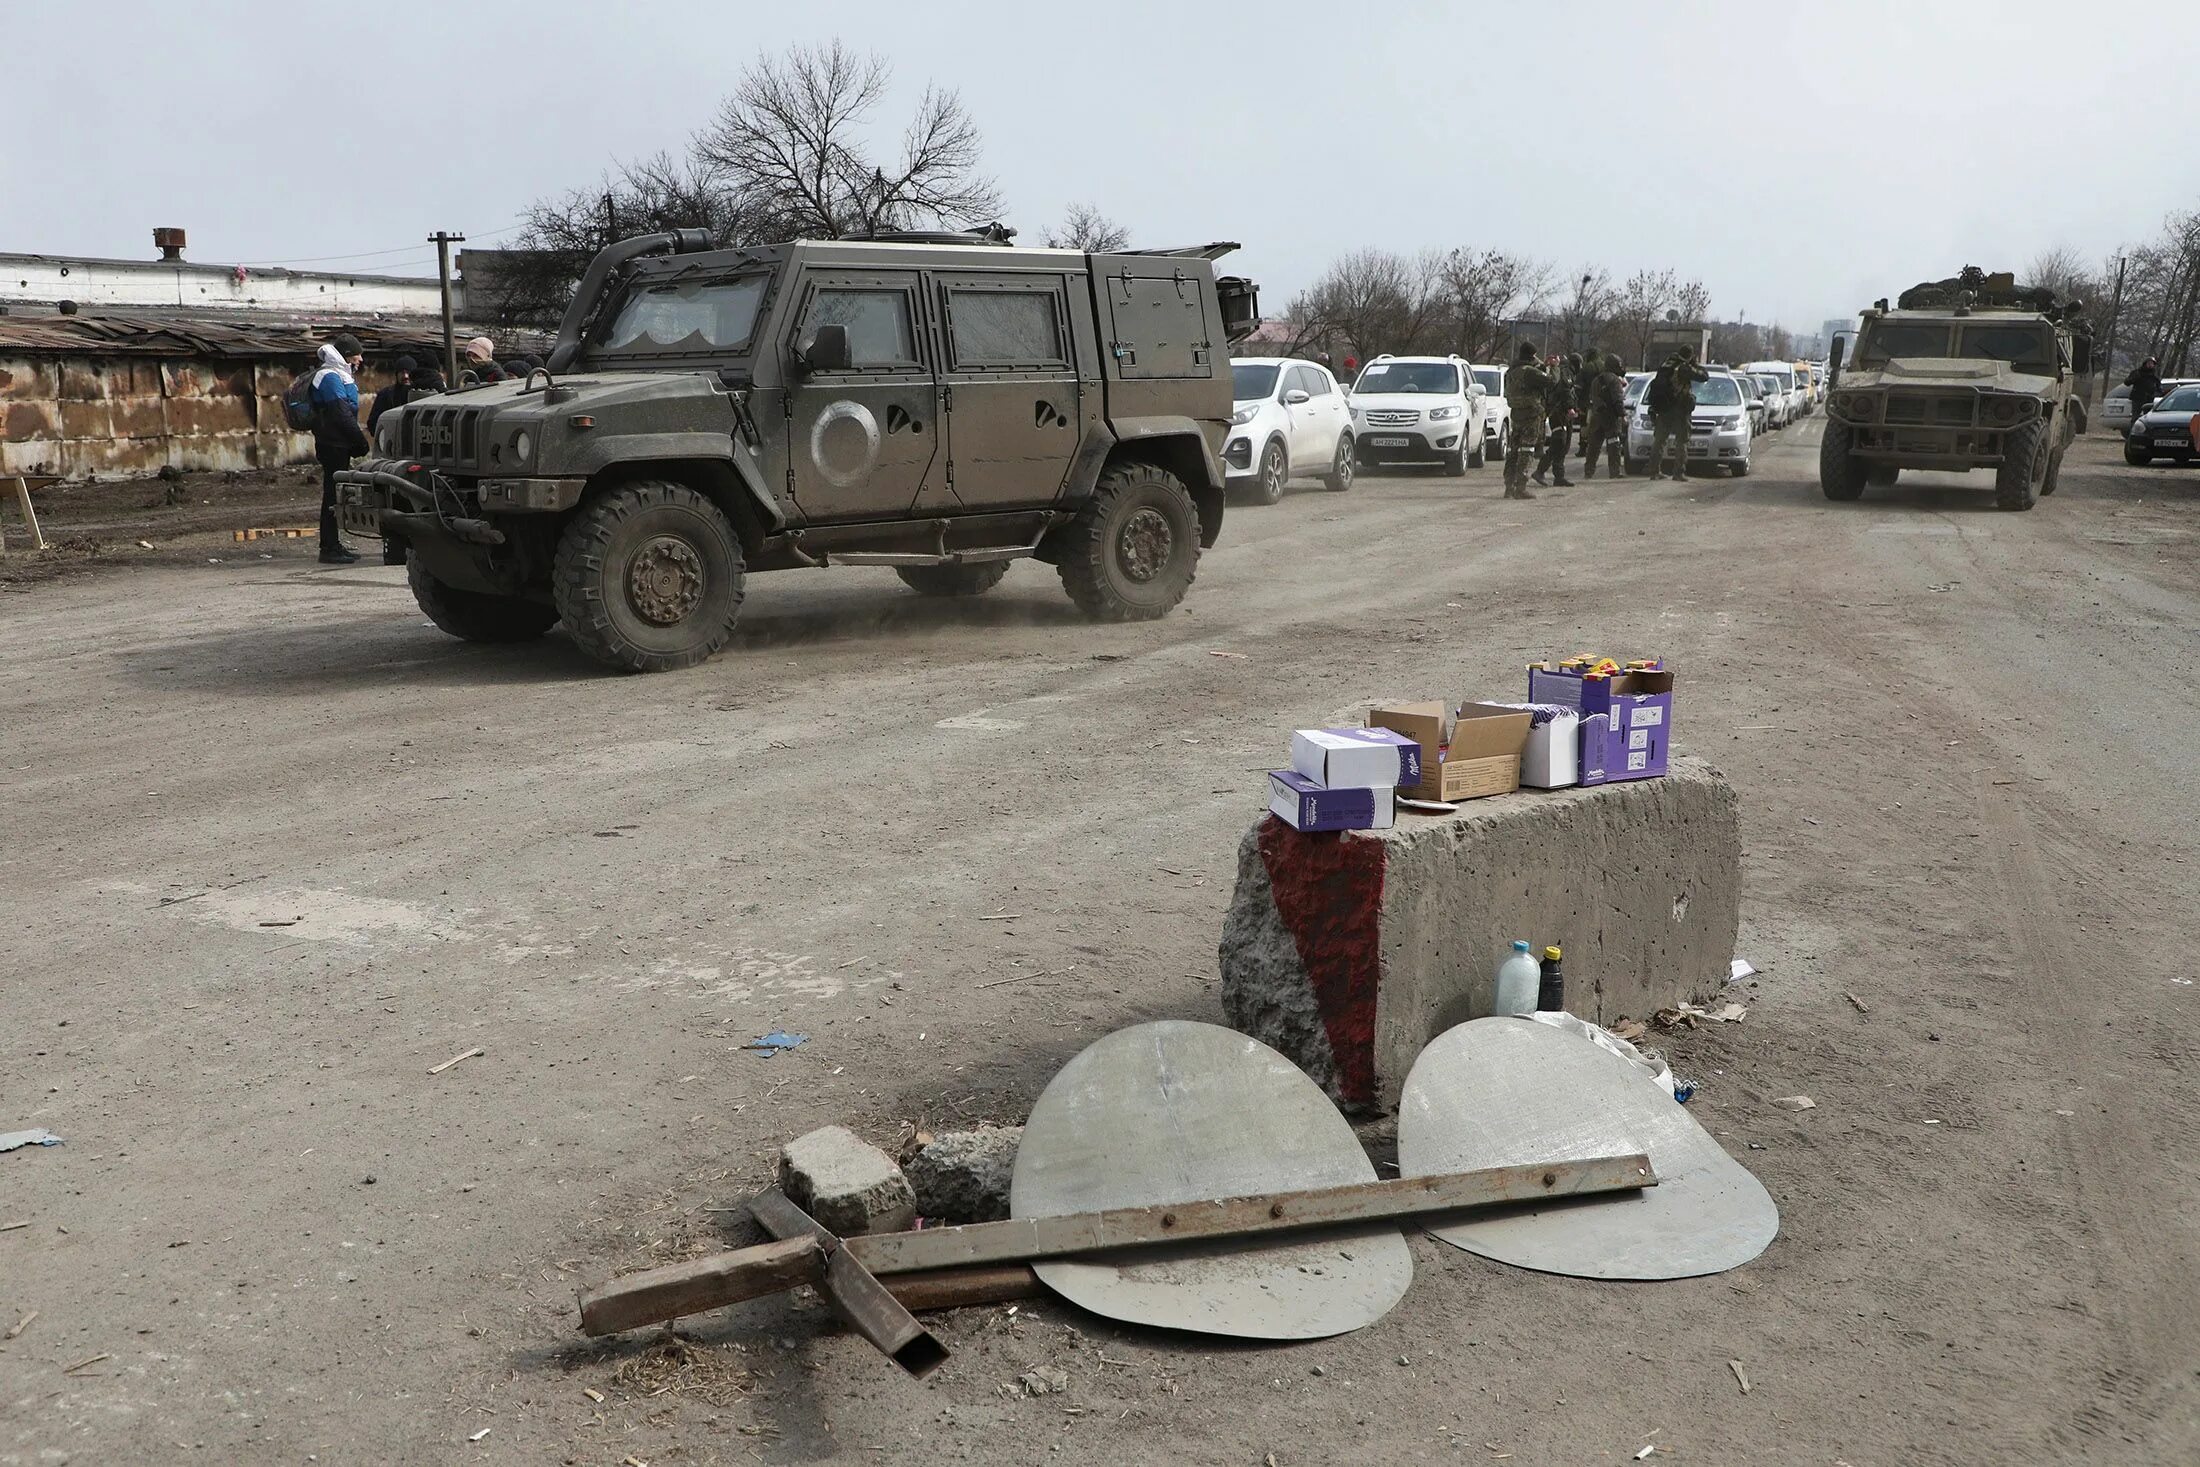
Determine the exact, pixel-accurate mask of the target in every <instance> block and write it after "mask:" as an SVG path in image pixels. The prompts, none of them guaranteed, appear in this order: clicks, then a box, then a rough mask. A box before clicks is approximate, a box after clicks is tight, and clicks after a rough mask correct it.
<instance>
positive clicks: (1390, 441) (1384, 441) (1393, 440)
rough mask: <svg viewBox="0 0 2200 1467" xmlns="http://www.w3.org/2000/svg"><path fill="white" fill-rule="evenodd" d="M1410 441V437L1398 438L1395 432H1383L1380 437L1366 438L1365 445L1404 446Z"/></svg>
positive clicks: (1381, 446) (1372, 446) (1380, 446)
mask: <svg viewBox="0 0 2200 1467" xmlns="http://www.w3.org/2000/svg"><path fill="white" fill-rule="evenodd" d="M1410 441H1411V440H1410V439H1405V438H1400V437H1398V436H1397V435H1396V434H1385V435H1383V436H1381V437H1376V438H1370V439H1368V440H1367V446H1368V447H1370V448H1404V447H1405V446H1406V445H1407V443H1409V442H1410Z"/></svg>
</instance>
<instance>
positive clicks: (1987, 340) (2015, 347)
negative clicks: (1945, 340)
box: [1956, 323, 2055, 373]
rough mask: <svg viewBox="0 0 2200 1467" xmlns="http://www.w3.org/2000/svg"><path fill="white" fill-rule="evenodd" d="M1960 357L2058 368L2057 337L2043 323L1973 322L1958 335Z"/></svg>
mask: <svg viewBox="0 0 2200 1467" xmlns="http://www.w3.org/2000/svg"><path fill="white" fill-rule="evenodd" d="M1957 341H1958V346H1957V350H1956V355H1957V356H1962V357H1971V358H1974V359H1980V358H1983V359H1984V360H1986V361H1993V362H2007V363H2008V364H2009V365H2010V366H2012V367H2016V368H2019V369H2020V370H2023V371H2026V372H2041V373H2046V372H2052V371H2054V370H2055V336H2054V333H2053V332H2051V331H2049V330H2047V329H2046V328H2045V327H2043V326H2036V325H2033V324H2031V323H2026V324H2025V325H2022V326H2013V325H2012V326H1989V325H1981V324H1978V323H1973V324H1971V325H1968V326H1965V327H1964V328H1963V330H1962V331H1961V332H1959V333H1958V334H1957Z"/></svg>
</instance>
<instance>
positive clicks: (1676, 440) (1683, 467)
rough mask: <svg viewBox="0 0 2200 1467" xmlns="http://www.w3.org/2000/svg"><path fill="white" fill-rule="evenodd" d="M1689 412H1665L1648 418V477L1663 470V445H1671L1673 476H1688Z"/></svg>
mask: <svg viewBox="0 0 2200 1467" xmlns="http://www.w3.org/2000/svg"><path fill="white" fill-rule="evenodd" d="M1688 419H1689V414H1687V413H1680V414H1677V415H1676V414H1670V413H1669V414H1666V415H1664V416H1661V417H1655V418H1652V419H1651V420H1650V477H1651V478H1653V479H1655V478H1656V477H1657V476H1658V475H1660V474H1662V473H1664V472H1665V446H1666V444H1667V443H1668V442H1670V443H1671V444H1672V445H1673V477H1674V478H1676V479H1685V478H1687V477H1688Z"/></svg>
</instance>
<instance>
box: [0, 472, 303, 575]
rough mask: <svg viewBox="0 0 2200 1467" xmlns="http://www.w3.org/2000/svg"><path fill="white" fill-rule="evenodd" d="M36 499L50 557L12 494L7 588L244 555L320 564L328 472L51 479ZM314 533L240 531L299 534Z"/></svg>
mask: <svg viewBox="0 0 2200 1467" xmlns="http://www.w3.org/2000/svg"><path fill="white" fill-rule="evenodd" d="M32 499H33V503H34V505H35V507H36V508H37V511H38V523H39V527H40V528H41V529H42V530H43V531H44V532H45V535H46V542H47V545H48V546H49V547H50V548H49V549H48V551H47V552H46V553H45V554H42V555H40V554H32V553H29V552H30V544H31V540H30V534H29V530H28V527H27V526H25V525H24V524H23V522H22V520H21V518H20V517H19V515H18V514H17V512H16V507H15V501H14V499H13V498H12V497H10V498H9V499H8V500H7V501H6V502H5V503H4V504H0V536H4V537H5V540H6V544H7V551H8V553H7V554H5V555H0V589H4V588H6V587H9V586H22V585H35V584H39V583H42V582H46V581H54V580H62V579H68V578H72V577H75V576H79V575H85V574H92V573H97V572H100V571H107V570H120V569H143V568H145V567H147V566H156V565H231V566H234V565H235V564H236V563H237V562H240V561H252V562H254V563H257V562H260V561H263V560H300V559H303V560H307V561H311V560H312V559H313V557H314V553H315V552H316V551H317V550H318V549H319V542H318V541H317V540H316V539H314V538H312V535H313V534H314V533H315V532H317V530H318V527H319V524H320V519H321V471H320V470H319V469H317V468H315V467H314V466H313V465H311V464H306V465H303V466H295V465H294V466H292V467H289V468H281V469H264V470H253V471H239V470H228V471H217V472H213V473H193V474H185V475H184V476H183V477H182V478H181V479H179V480H177V481H176V482H174V483H169V482H167V481H165V480H162V479H123V480H117V481H114V482H111V483H101V484H50V485H48V486H46V487H45V488H43V489H39V490H37V491H35V493H34V494H33V496H32ZM297 529H304V530H306V531H307V532H308V536H307V538H304V539H296V540H293V539H289V538H287V537H284V536H281V535H254V536H253V537H252V538H251V539H249V540H247V541H244V542H239V541H238V539H237V537H236V536H237V532H238V531H240V530H243V531H254V530H297Z"/></svg>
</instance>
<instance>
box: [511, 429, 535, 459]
mask: <svg viewBox="0 0 2200 1467" xmlns="http://www.w3.org/2000/svg"><path fill="white" fill-rule="evenodd" d="M534 451H535V440H534V439H533V438H531V437H529V436H528V434H527V430H526V429H524V428H522V429H521V430H520V431H519V432H517V433H514V434H513V435H512V457H513V458H515V459H517V460H519V462H521V463H525V462H527V460H528V457H529V455H531V454H533V453H534Z"/></svg>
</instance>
